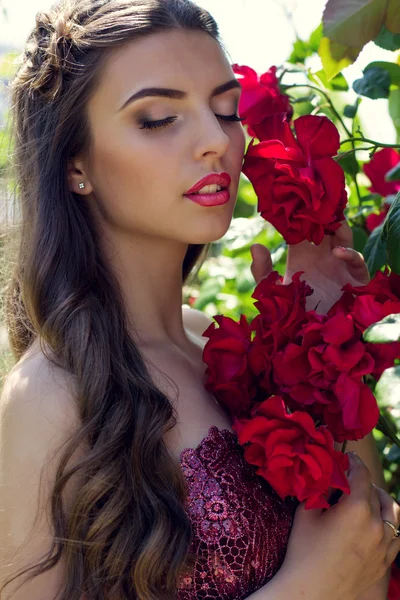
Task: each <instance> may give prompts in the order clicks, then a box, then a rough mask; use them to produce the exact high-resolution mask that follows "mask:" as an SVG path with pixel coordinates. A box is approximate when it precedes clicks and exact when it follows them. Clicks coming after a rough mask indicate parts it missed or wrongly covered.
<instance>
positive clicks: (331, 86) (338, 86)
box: [310, 69, 349, 92]
mask: <svg viewBox="0 0 400 600" xmlns="http://www.w3.org/2000/svg"><path fill="white" fill-rule="evenodd" d="M312 75H313V76H314V77H317V78H318V80H319V81H315V79H314V82H315V83H316V84H317V85H321V83H322V85H323V86H324V87H325V88H327V89H328V90H334V91H337V92H347V91H348V89H349V84H348V83H347V81H346V79H345V78H344V77H343V75H342V73H338V74H337V75H335V77H333V78H332V79H331V80H330V81H329V80H328V78H327V76H326V73H325V71H324V70H323V69H321V70H320V71H317V72H316V73H314V74H310V79H313V77H312Z"/></svg>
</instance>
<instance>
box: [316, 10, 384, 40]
mask: <svg viewBox="0 0 400 600" xmlns="http://www.w3.org/2000/svg"><path fill="white" fill-rule="evenodd" d="M386 11H387V0H351V2H349V0H328V2H327V3H326V6H325V9H324V13H323V16H322V23H323V26H324V35H325V36H327V37H329V38H330V39H331V40H332V41H333V42H336V43H337V44H341V45H343V46H351V47H361V48H362V47H363V46H364V45H365V44H366V43H367V42H369V41H371V40H373V39H375V38H376V37H377V35H378V34H379V32H380V30H381V28H382V24H383V22H384V20H385V17H386Z"/></svg>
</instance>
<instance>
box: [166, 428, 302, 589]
mask: <svg viewBox="0 0 400 600" xmlns="http://www.w3.org/2000/svg"><path fill="white" fill-rule="evenodd" d="M180 463H181V467H182V470H183V473H184V475H185V479H186V482H187V488H188V499H187V503H186V510H187V513H188V515H189V517H190V520H191V522H192V545H191V551H192V552H193V553H194V554H195V555H196V556H197V557H198V558H197V561H196V564H195V566H194V569H192V570H191V572H188V573H187V574H185V576H183V577H182V578H181V580H180V582H179V584H178V591H177V596H176V597H177V600H200V599H202V598H218V599H219V600H243V599H244V598H247V597H248V596H249V595H250V594H252V593H253V592H255V591H256V590H258V589H259V588H260V587H262V586H263V585H265V584H266V583H267V582H268V581H269V580H270V579H271V578H272V577H273V576H274V575H275V573H276V572H277V571H278V570H279V568H280V566H281V565H282V562H283V559H284V557H285V552H286V546H287V542H288V538H289V533H290V528H291V526H292V521H293V516H294V511H295V509H296V508H297V506H298V501H297V500H296V499H294V498H288V499H286V500H284V501H283V500H281V498H280V497H279V496H278V495H277V494H276V492H275V491H274V490H273V489H272V488H271V486H270V485H269V484H268V483H267V482H266V481H265V480H264V479H262V478H261V477H260V476H259V475H257V474H256V472H255V468H254V467H252V466H251V465H249V464H248V463H247V462H246V461H245V459H244V456H243V448H242V447H241V446H240V444H239V442H238V440H237V437H236V434H235V433H234V432H232V431H230V430H229V429H222V430H219V429H218V428H217V427H216V426H215V425H213V426H212V427H210V429H209V431H208V434H207V436H206V437H205V438H204V439H203V440H202V441H201V442H200V444H199V445H198V446H197V448H195V449H194V448H186V449H185V450H183V451H182V453H181V456H180Z"/></svg>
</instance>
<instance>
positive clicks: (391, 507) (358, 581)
mask: <svg viewBox="0 0 400 600" xmlns="http://www.w3.org/2000/svg"><path fill="white" fill-rule="evenodd" d="M349 459H350V467H349V470H348V481H349V485H350V494H349V495H347V494H343V495H342V496H341V497H340V499H339V501H338V502H337V504H335V505H333V506H331V507H330V508H329V509H328V510H326V511H324V510H322V509H313V510H305V508H304V503H301V504H300V505H299V507H298V508H297V510H296V514H295V517H294V521H293V526H292V530H291V533H290V537H289V542H288V547H287V551H286V555H285V560H284V562H283V565H282V567H281V571H282V573H283V575H284V576H286V577H287V578H288V579H289V578H290V579H291V581H296V579H297V580H298V581H299V582H300V583H301V585H302V587H303V591H304V592H305V594H304V595H305V597H306V598H307V597H308V594H307V592H308V591H309V590H318V592H319V595H318V596H317V597H318V598H329V599H333V598H334V599H337V598H341V599H346V600H347V599H352V600H354V599H355V598H357V599H358V598H359V597H360V598H363V596H362V594H365V593H366V591H367V590H370V589H371V588H373V586H375V585H376V584H377V582H379V581H381V580H382V578H383V577H385V575H386V573H387V571H388V569H389V568H390V567H391V564H392V563H393V561H394V559H395V558H396V555H397V552H398V551H399V550H400V538H393V532H392V529H391V528H390V527H389V526H388V525H386V524H384V523H383V520H384V519H385V520H388V521H390V522H391V523H393V524H394V525H395V526H396V527H398V525H399V523H400V507H399V505H398V504H397V502H395V501H394V499H393V498H392V497H391V496H390V495H389V494H387V493H386V492H385V491H384V490H382V489H381V488H378V487H377V486H375V485H373V484H372V482H371V474H370V471H369V469H368V468H367V466H366V465H365V463H364V462H363V461H362V460H361V459H360V458H359V457H358V456H357V455H350V456H349ZM310 595H311V594H310ZM311 597H313V596H312V595H311ZM379 598H380V595H378V596H377V597H376V600H378V599H379Z"/></svg>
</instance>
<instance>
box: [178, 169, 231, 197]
mask: <svg viewBox="0 0 400 600" xmlns="http://www.w3.org/2000/svg"><path fill="white" fill-rule="evenodd" d="M213 183H216V184H217V185H219V186H220V187H222V188H228V187H229V186H230V183H231V178H230V175H229V174H228V173H220V174H218V173H210V174H209V175H206V177H203V179H200V181H198V182H197V183H196V184H195V185H194V186H193V187H192V188H190V190H188V191H187V192H185V193H186V194H194V193H195V192H198V191H199V190H201V188H202V187H204V186H205V185H212V184H213Z"/></svg>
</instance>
